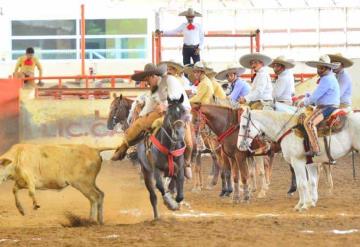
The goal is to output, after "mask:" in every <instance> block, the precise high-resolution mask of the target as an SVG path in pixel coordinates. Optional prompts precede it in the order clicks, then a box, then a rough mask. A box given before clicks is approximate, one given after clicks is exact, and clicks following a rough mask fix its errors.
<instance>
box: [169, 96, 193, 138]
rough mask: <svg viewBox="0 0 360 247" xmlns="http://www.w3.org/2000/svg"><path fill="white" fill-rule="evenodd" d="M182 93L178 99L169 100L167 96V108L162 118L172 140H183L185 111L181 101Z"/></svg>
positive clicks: (182, 98)
mask: <svg viewBox="0 0 360 247" xmlns="http://www.w3.org/2000/svg"><path fill="white" fill-rule="evenodd" d="M183 101H184V95H181V97H180V99H175V100H171V99H169V98H168V110H167V113H166V115H165V118H164V125H163V127H164V128H165V129H166V131H167V132H168V133H169V132H170V135H171V139H172V140H173V141H176V142H178V141H183V140H184V136H185V122H186V121H188V119H186V111H185V108H184V107H183V105H182V103H183Z"/></svg>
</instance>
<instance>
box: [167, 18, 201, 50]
mask: <svg viewBox="0 0 360 247" xmlns="http://www.w3.org/2000/svg"><path fill="white" fill-rule="evenodd" d="M187 25H189V23H187V22H185V23H183V24H181V25H180V26H179V27H178V28H176V29H174V30H170V31H164V34H167V35H174V34H179V33H182V34H183V35H184V44H185V45H199V48H200V49H203V48H204V32H203V30H202V27H201V25H200V24H198V23H193V25H194V26H195V29H192V30H189V29H187Z"/></svg>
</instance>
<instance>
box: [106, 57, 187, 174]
mask: <svg viewBox="0 0 360 247" xmlns="http://www.w3.org/2000/svg"><path fill="white" fill-rule="evenodd" d="M165 74H166V66H156V65H154V64H152V63H149V64H146V65H145V68H144V71H142V72H138V73H136V74H134V75H132V76H131V79H132V80H134V81H146V82H147V83H148V84H149V86H150V91H151V94H150V96H148V97H146V101H145V106H144V108H143V109H142V111H141V112H140V114H139V118H137V119H136V120H135V121H134V122H133V123H132V124H131V125H130V127H129V128H128V129H127V130H126V132H125V134H124V137H123V141H122V143H121V144H120V146H119V147H118V148H117V149H116V151H115V153H114V155H113V157H112V158H111V159H112V160H122V159H123V158H124V157H125V155H126V151H127V149H128V148H129V146H133V145H135V144H136V140H137V139H138V137H139V135H140V134H141V133H142V132H143V131H145V130H150V129H151V126H152V124H153V122H154V121H155V120H157V119H159V118H161V117H162V116H163V115H164V112H165V110H166V105H167V98H170V99H179V98H180V97H181V95H183V97H184V102H183V103H182V104H183V106H184V108H185V109H186V110H187V111H188V114H189V120H190V118H191V117H190V111H191V105H190V102H189V99H188V97H187V95H186V93H185V89H184V88H183V87H182V86H181V84H180V83H179V81H178V80H177V79H176V78H175V77H174V76H171V75H165ZM187 125H189V124H187ZM187 129H188V128H187ZM185 139H187V140H189V139H190V140H191V132H190V133H188V131H186V133H185ZM185 143H186V145H187V146H186V148H187V149H190V150H192V146H189V145H192V143H191V141H190V142H188V141H186V140H185ZM185 153H186V150H185ZM186 165H189V164H186ZM185 175H186V176H187V177H188V178H190V177H191V169H186V170H185Z"/></svg>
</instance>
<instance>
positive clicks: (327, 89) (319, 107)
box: [304, 55, 340, 156]
mask: <svg viewBox="0 0 360 247" xmlns="http://www.w3.org/2000/svg"><path fill="white" fill-rule="evenodd" d="M306 65H308V66H310V67H313V68H317V73H318V75H319V76H320V79H319V81H318V86H317V87H316V89H315V91H314V92H313V93H312V94H311V95H310V96H309V97H306V98H305V99H304V105H305V106H308V105H311V104H313V105H315V106H316V108H315V110H314V111H313V113H312V114H311V115H310V116H308V117H306V118H305V120H304V127H305V130H306V132H307V134H308V137H309V142H310V152H308V153H307V155H311V156H315V155H319V154H320V146H319V142H318V137H317V130H316V126H317V125H318V124H319V123H320V122H321V121H322V120H323V119H325V118H327V117H328V116H330V115H331V113H332V112H333V111H334V110H336V109H337V108H338V107H339V104H340V87H339V83H338V81H337V80H336V78H335V75H334V73H333V72H332V70H334V69H336V68H338V67H339V64H338V63H331V60H330V57H329V56H328V55H322V56H321V57H320V58H319V61H309V62H306Z"/></svg>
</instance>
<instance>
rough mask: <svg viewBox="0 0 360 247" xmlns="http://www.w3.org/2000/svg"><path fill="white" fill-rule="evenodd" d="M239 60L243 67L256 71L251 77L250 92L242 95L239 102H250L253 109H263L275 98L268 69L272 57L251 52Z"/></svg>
mask: <svg viewBox="0 0 360 247" xmlns="http://www.w3.org/2000/svg"><path fill="white" fill-rule="evenodd" d="M239 62H240V64H241V65H242V66H243V67H245V68H248V69H252V70H253V71H255V74H254V75H253V77H252V78H251V90H250V93H249V94H247V95H246V96H244V97H241V98H240V100H239V102H240V104H244V103H248V104H249V106H250V108H251V109H256V110H262V109H263V108H264V106H265V105H268V104H269V105H270V104H271V103H272V100H273V97H272V90H273V88H272V85H271V78H270V75H269V73H268V72H267V70H266V66H268V65H269V64H271V62H272V59H271V58H270V57H268V56H266V55H264V54H261V53H250V54H247V55H244V56H242V57H241V58H240V61H239Z"/></svg>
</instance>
